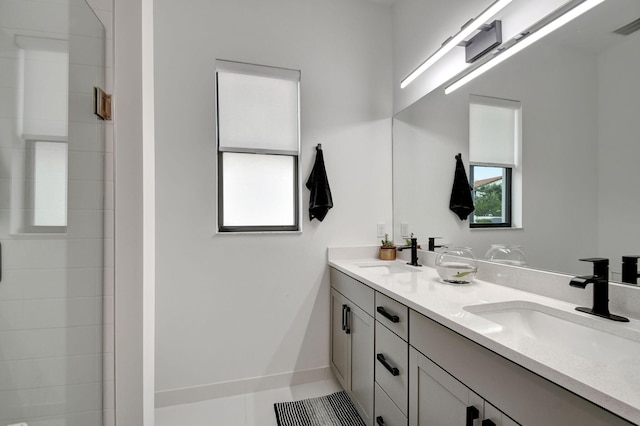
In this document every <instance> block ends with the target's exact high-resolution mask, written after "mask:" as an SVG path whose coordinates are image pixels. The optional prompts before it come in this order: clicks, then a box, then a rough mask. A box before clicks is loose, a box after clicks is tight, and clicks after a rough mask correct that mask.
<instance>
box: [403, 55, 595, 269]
mask: <svg viewBox="0 0 640 426" xmlns="http://www.w3.org/2000/svg"><path fill="white" fill-rule="evenodd" d="M597 87H598V69H597V62H596V57H595V55H593V54H590V53H583V52H580V51H577V50H572V49H567V48H557V47H551V46H544V45H542V44H540V45H534V46H531V47H530V48H529V49H527V52H526V55H524V54H523V55H521V56H519V57H518V58H517V60H515V61H509V62H505V63H504V64H502V65H501V66H500V67H499V68H496V69H494V70H492V72H491V73H487V74H485V75H483V76H481V77H479V78H478V79H476V80H475V81H473V82H471V83H469V84H468V85H466V86H464V87H462V88H461V89H459V90H457V91H456V92H454V93H452V94H449V95H445V94H444V92H443V90H442V89H438V90H436V91H433V92H431V93H430V94H429V95H427V96H426V97H425V98H424V99H422V100H420V101H419V102H418V103H416V104H414V105H413V106H411V108H408V109H406V110H405V111H403V112H402V113H400V114H399V115H398V116H397V118H396V119H395V120H394V163H395V164H406V165H407V166H406V169H398V170H396V171H394V179H396V181H395V182H394V188H396V187H397V188H399V190H398V191H396V192H394V214H395V218H394V219H395V221H396V232H395V235H399V224H400V222H406V223H408V224H409V229H410V232H414V233H415V234H416V236H418V237H419V238H420V239H421V240H422V241H425V240H426V238H427V237H429V236H442V237H446V238H445V240H444V241H446V242H449V243H452V244H454V245H463V246H470V247H472V248H473V249H474V252H475V254H476V256H477V257H479V258H482V257H484V254H485V253H486V251H487V250H488V249H489V248H490V247H491V244H521V245H523V248H524V251H525V253H526V254H527V257H528V260H529V264H530V265H531V266H534V267H541V268H544V269H549V270H555V271H576V272H579V271H581V270H582V269H583V268H584V269H585V270H584V273H587V272H588V271H589V268H590V266H589V265H581V264H580V263H581V262H578V260H577V259H579V258H581V257H593V256H596V255H597V254H598V243H597V227H596V223H597V209H598V197H597V195H596V194H595V191H594V188H596V187H597V185H598V173H597V160H596V159H597V142H598V106H597V105H598V102H597V100H598V99H597V98H598V89H597ZM470 94H475V95H483V96H492V97H498V98H503V99H512V100H517V101H520V102H521V105H522V120H523V124H522V127H523V130H522V139H523V142H522V145H523V147H522V149H523V153H522V157H523V163H522V171H523V183H522V196H523V201H522V202H523V206H522V207H523V209H522V210H523V214H522V220H523V228H522V229H500V230H487V229H474V230H470V229H469V225H468V222H467V221H460V220H459V219H458V217H457V216H456V215H455V214H454V213H453V212H451V211H449V208H448V206H449V198H450V195H451V187H452V184H453V174H454V170H455V160H454V156H455V154H456V153H458V152H460V153H462V156H463V161H464V163H465V167H466V169H467V173H468V170H469V168H468V166H469V163H468V158H469V156H468V152H469V148H468V140H469V95H470ZM441 242H442V241H441ZM545 242H547V244H545Z"/></svg>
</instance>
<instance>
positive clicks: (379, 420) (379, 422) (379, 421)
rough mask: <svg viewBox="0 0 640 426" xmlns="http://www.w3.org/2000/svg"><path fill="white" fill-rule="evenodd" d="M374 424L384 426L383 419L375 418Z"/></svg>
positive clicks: (380, 417)
mask: <svg viewBox="0 0 640 426" xmlns="http://www.w3.org/2000/svg"><path fill="white" fill-rule="evenodd" d="M376 423H378V426H384V419H383V418H382V416H378V417H376Z"/></svg>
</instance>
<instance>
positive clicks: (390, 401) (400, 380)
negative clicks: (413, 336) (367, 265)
mask: <svg viewBox="0 0 640 426" xmlns="http://www.w3.org/2000/svg"><path fill="white" fill-rule="evenodd" d="M408 339H409V309H408V308H407V307H406V306H405V305H403V304H401V303H399V302H397V301H395V300H393V299H391V298H389V297H387V296H385V295H384V294H382V293H379V292H376V344H375V347H376V351H375V357H376V359H375V373H376V374H375V376H376V393H375V418H376V424H377V425H380V426H407V415H408V413H409V403H408V397H409V343H408Z"/></svg>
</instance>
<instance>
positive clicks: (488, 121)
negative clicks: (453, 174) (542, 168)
mask: <svg viewBox="0 0 640 426" xmlns="http://www.w3.org/2000/svg"><path fill="white" fill-rule="evenodd" d="M520 121H521V107H520V102H516V101H509V100H505V99H496V98H488V97H482V96H474V95H472V96H471V103H470V108H469V164H470V167H469V169H470V173H469V175H470V180H471V185H472V187H473V199H474V206H475V210H474V212H473V214H472V215H471V219H470V221H469V224H470V226H471V227H472V228H493V227H512V226H514V220H513V219H514V215H513V211H514V202H513V201H514V189H515V188H517V192H518V196H517V197H515V199H516V200H518V204H519V202H520V200H521V197H520V188H521V185H520V174H521V171H520V169H519V168H518V165H519V163H520V161H518V156H519V153H520V145H521V136H520V135H521V130H520ZM514 175H515V177H516V179H515V181H516V183H517V185H515V188H514ZM516 211H518V212H519V211H520V209H519V208H518V209H516ZM519 219H520V218H519V217H518V218H517V220H516V221H515V222H516V223H517V222H519Z"/></svg>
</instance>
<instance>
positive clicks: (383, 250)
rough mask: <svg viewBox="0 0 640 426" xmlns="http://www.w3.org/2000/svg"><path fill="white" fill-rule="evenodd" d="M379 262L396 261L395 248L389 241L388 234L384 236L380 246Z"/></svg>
mask: <svg viewBox="0 0 640 426" xmlns="http://www.w3.org/2000/svg"><path fill="white" fill-rule="evenodd" d="M380 259H381V260H396V246H395V245H394V244H393V242H392V241H389V234H384V240H382V245H381V246H380Z"/></svg>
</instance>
